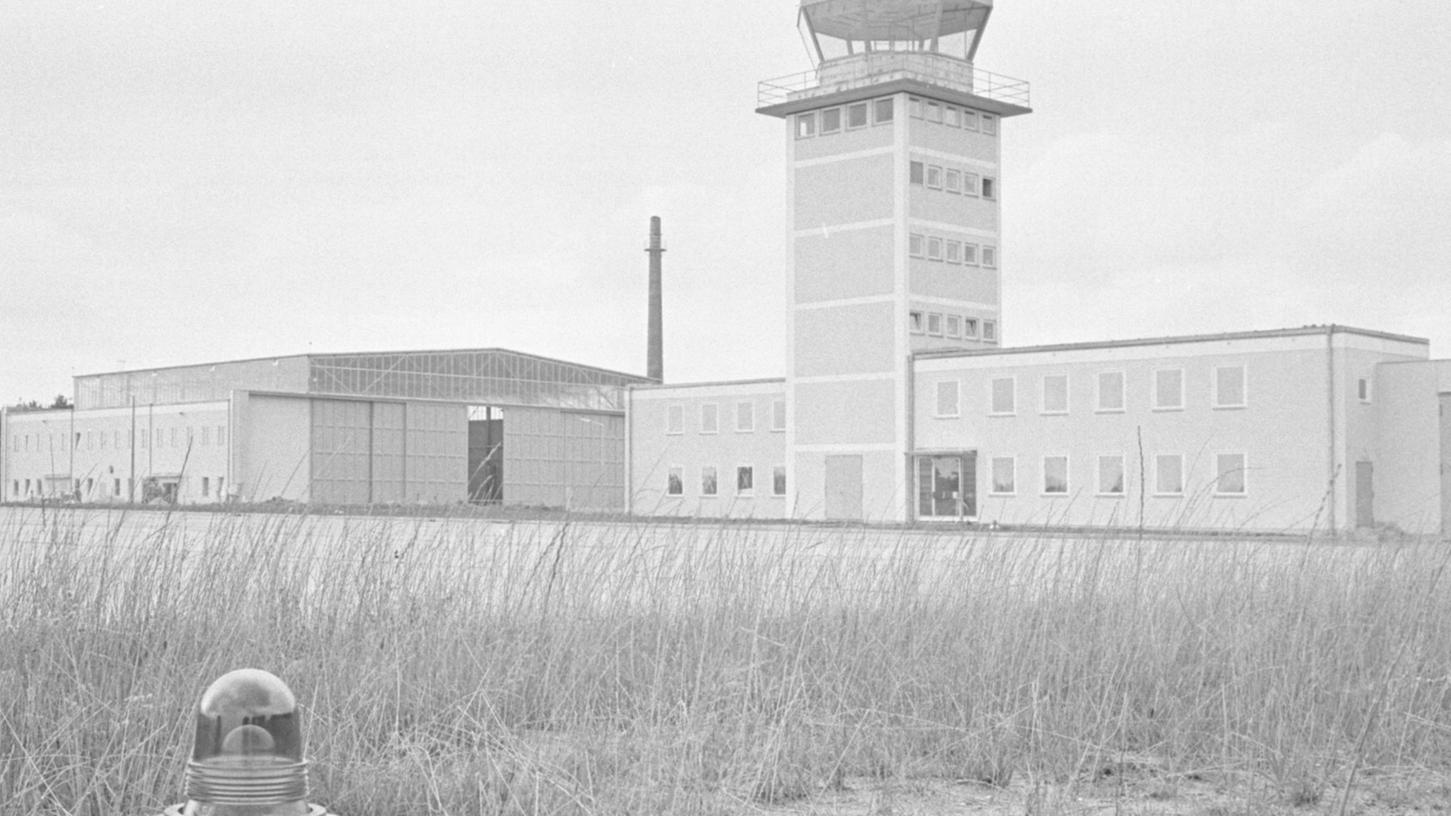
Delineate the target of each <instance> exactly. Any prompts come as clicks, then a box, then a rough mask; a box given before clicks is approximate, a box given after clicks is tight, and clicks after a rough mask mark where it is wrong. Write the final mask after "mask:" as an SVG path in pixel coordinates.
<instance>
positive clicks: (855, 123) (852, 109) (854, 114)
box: [846, 102, 867, 130]
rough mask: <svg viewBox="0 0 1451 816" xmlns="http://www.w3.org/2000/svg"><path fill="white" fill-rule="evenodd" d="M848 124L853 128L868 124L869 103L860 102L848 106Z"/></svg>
mask: <svg viewBox="0 0 1451 816" xmlns="http://www.w3.org/2000/svg"><path fill="white" fill-rule="evenodd" d="M846 126H847V127H848V128H850V129H853V130H854V129H856V128H862V127H866V126H867V103H865V102H858V103H856V104H855V105H848V106H847V108H846Z"/></svg>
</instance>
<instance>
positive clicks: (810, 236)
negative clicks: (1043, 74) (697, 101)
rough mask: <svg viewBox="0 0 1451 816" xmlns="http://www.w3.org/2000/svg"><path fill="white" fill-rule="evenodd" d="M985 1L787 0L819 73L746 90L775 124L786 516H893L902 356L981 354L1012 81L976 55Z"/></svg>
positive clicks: (906, 385) (994, 337)
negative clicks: (782, 128) (779, 131)
mask: <svg viewBox="0 0 1451 816" xmlns="http://www.w3.org/2000/svg"><path fill="white" fill-rule="evenodd" d="M991 12H992V2H991V0H802V2H801V7H800V10H799V13H798V24H799V25H800V26H801V28H802V33H803V36H804V39H805V41H806V42H807V44H808V47H809V48H810V50H811V52H812V59H813V61H814V62H815V65H816V67H815V68H814V69H813V70H810V71H807V72H805V73H803V74H797V75H794V76H789V77H782V78H779V79H773V80H767V81H765V82H762V83H761V84H760V88H759V96H758V107H757V112H759V113H763V114H766V115H768V116H775V117H778V118H781V119H783V120H785V122H786V155H787V174H788V178H787V195H788V197H789V201H788V206H787V225H788V230H789V232H788V234H787V246H788V247H789V250H788V252H789V259H788V267H789V269H790V280H789V285H788V287H787V313H786V321H787V352H786V354H787V363H786V404H787V417H788V420H787V439H786V444H787V450H788V459H789V461H788V463H787V467H788V473H789V478H790V480H791V483H792V484H793V485H795V489H794V490H793V492H792V495H793V499H794V502H795V506H793V507H792V508H790V514H791V515H792V516H795V517H804V518H822V517H824V518H862V517H868V518H878V519H898V520H904V519H905V517H906V515H907V506H908V501H907V497H908V495H909V485H910V484H911V483H912V482H911V462H912V457H913V454H914V451H912V450H911V428H910V415H911V414H910V388H911V376H910V370H909V369H910V359H909V355H910V354H911V353H912V352H913V351H915V350H918V349H926V348H940V347H960V348H972V347H980V346H989V347H990V346H994V345H996V344H997V343H999V342H1001V339H1002V326H1001V323H1000V321H999V312H1000V298H999V292H1000V290H1001V282H1002V275H1001V269H1002V262H1003V253H1002V245H1001V240H1000V232H999V218H998V213H999V202H1000V201H1001V198H1002V192H1003V187H1002V178H1001V175H1000V173H999V163H998V154H999V134H1000V132H1001V120H1002V119H1004V118H1006V117H1010V116H1016V115H1019V114H1024V113H1028V112H1029V108H1028V86H1027V83H1026V82H1022V81H1020V80H1014V79H1008V78H1006V77H1001V76H997V75H994V74H990V73H988V72H986V71H982V70H979V69H978V68H977V67H976V66H975V65H974V64H973V59H974V57H975V56H976V54H977V48H978V43H979V42H980V41H981V39H982V35H983V30H984V29H985V28H986V26H987V21H988V17H989V15H990V14H991Z"/></svg>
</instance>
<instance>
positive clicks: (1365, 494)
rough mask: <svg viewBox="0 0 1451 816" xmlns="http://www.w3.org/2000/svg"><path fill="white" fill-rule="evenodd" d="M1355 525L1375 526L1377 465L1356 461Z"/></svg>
mask: <svg viewBox="0 0 1451 816" xmlns="http://www.w3.org/2000/svg"><path fill="white" fill-rule="evenodd" d="M1355 526H1356V527H1374V526H1375V466H1374V465H1372V464H1371V463H1370V462H1356V463H1355Z"/></svg>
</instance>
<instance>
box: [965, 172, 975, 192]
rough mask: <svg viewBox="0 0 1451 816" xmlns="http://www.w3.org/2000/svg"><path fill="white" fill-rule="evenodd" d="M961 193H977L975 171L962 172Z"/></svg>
mask: <svg viewBox="0 0 1451 816" xmlns="http://www.w3.org/2000/svg"><path fill="white" fill-rule="evenodd" d="M962 194H963V195H970V196H975V195H977V173H963V174H962Z"/></svg>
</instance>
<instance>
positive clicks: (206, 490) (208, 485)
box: [116, 476, 212, 497]
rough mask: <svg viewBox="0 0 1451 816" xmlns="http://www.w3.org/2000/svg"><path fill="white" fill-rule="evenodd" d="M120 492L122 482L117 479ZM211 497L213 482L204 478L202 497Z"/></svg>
mask: <svg viewBox="0 0 1451 816" xmlns="http://www.w3.org/2000/svg"><path fill="white" fill-rule="evenodd" d="M120 490H121V480H119V479H117V480H116V491H117V492H120ZM210 495H212V480H211V479H210V478H209V477H206V476H203V477H202V496H203V497H206V496H210Z"/></svg>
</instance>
